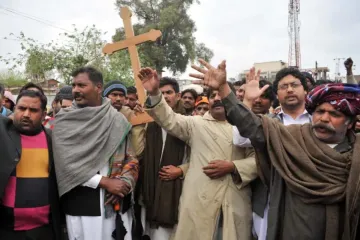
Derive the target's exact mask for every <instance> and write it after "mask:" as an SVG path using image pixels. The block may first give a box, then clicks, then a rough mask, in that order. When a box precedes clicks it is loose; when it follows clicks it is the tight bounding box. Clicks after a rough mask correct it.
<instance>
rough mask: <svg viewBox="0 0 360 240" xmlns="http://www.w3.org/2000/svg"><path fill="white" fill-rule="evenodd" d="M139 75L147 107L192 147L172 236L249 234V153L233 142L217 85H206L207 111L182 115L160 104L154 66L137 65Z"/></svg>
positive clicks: (252, 161)
mask: <svg viewBox="0 0 360 240" xmlns="http://www.w3.org/2000/svg"><path fill="white" fill-rule="evenodd" d="M139 78H140V79H141V80H142V83H143V86H144V88H145V89H146V90H147V92H148V93H149V95H150V96H149V98H148V99H147V105H146V107H147V108H146V111H147V112H148V113H149V114H150V115H151V116H152V117H153V118H154V120H155V121H156V123H157V124H159V125H160V126H161V127H162V128H164V129H165V130H166V131H167V132H168V133H169V134H171V135H173V136H176V137H178V138H179V139H181V140H183V141H185V142H186V143H187V144H188V145H189V146H190V148H191V154H190V160H189V165H188V170H187V171H186V176H185V180H184V185H183V191H182V194H181V205H180V208H179V220H178V224H177V227H176V231H175V234H174V236H173V239H175V240H179V239H181V240H193V239H244V240H246V239H251V225H252V224H251V223H252V218H251V205H250V200H251V189H250V186H249V183H250V182H251V181H252V180H253V179H255V178H256V177H257V172H256V166H255V159H254V154H253V153H254V152H253V150H252V148H237V147H236V146H235V145H234V144H233V141H232V140H233V127H232V126H231V125H230V124H229V123H227V121H226V115H225V109H224V106H223V104H222V102H221V97H220V96H219V94H218V90H215V89H212V88H210V89H209V90H208V92H207V96H208V98H209V107H210V110H209V111H208V112H207V113H206V114H205V115H204V116H203V117H202V116H183V115H180V114H177V113H175V112H174V111H173V110H172V109H171V107H169V106H168V105H167V104H166V103H165V99H164V97H163V94H162V93H161V92H162V91H161V90H160V86H161V81H159V79H158V77H157V73H156V71H155V70H152V69H151V68H145V69H142V70H141V71H140V73H139ZM233 91H234V92H235V89H233ZM163 177H164V179H165V180H167V179H169V177H170V176H169V175H168V174H164V176H163Z"/></svg>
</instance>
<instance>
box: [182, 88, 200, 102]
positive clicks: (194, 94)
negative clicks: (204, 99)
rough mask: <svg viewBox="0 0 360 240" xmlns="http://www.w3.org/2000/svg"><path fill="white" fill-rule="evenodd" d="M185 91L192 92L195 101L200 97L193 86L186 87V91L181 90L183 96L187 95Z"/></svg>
mask: <svg viewBox="0 0 360 240" xmlns="http://www.w3.org/2000/svg"><path fill="white" fill-rule="evenodd" d="M185 93H190V94H191V95H192V96H193V98H194V100H195V101H196V99H197V98H198V94H197V92H196V91H195V89H192V88H189V89H185V90H184V91H182V92H181V97H183V96H184V95H185Z"/></svg>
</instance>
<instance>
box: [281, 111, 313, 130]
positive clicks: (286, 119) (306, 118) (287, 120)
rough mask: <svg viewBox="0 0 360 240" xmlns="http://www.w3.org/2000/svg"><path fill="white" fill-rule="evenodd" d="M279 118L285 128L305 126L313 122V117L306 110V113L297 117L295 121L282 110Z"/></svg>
mask: <svg viewBox="0 0 360 240" xmlns="http://www.w3.org/2000/svg"><path fill="white" fill-rule="evenodd" d="M279 116H280V118H281V120H282V123H283V124H284V125H285V126H287V125H291V124H305V123H310V122H311V115H310V114H309V113H308V112H307V111H306V110H304V112H303V113H302V114H300V115H299V116H297V117H296V118H295V119H294V118H292V117H291V116H290V115H288V114H286V113H285V112H284V111H283V110H282V109H281V111H280V112H279Z"/></svg>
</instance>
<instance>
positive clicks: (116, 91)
mask: <svg viewBox="0 0 360 240" xmlns="http://www.w3.org/2000/svg"><path fill="white" fill-rule="evenodd" d="M126 94H127V89H126V87H125V86H124V85H123V84H122V82H120V81H111V82H108V83H107V84H105V86H104V92H103V97H106V98H108V99H110V101H111V105H112V106H113V107H114V108H115V109H116V110H118V112H121V113H122V114H124V116H125V117H126V118H127V120H128V121H130V119H131V117H132V116H133V115H134V113H133V111H132V110H131V109H130V108H129V107H127V106H125V102H126Z"/></svg>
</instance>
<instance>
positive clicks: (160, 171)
mask: <svg viewBox="0 0 360 240" xmlns="http://www.w3.org/2000/svg"><path fill="white" fill-rule="evenodd" d="M179 90H180V88H179V84H178V82H177V81H176V80H175V79H173V78H169V77H163V78H162V79H161V80H160V91H161V92H162V94H163V95H164V97H165V101H166V103H165V104H167V105H168V106H169V107H170V108H171V109H173V110H174V111H175V112H177V113H179V114H182V115H185V114H186V111H185V108H184V106H183V103H182V101H181V100H180V93H179ZM145 136H146V137H145V150H144V158H143V162H142V165H141V167H142V179H141V183H140V184H141V189H142V191H141V195H142V202H143V203H142V205H143V206H144V208H143V214H142V215H143V218H145V219H146V222H145V223H143V226H144V230H145V231H144V233H145V235H148V236H149V237H150V239H156V240H168V239H169V238H170V235H171V234H172V231H173V229H174V226H175V225H176V224H177V221H178V206H179V200H180V195H181V190H182V183H183V179H180V177H181V176H182V173H183V170H182V168H183V169H184V171H186V166H187V165H186V164H184V163H185V160H186V150H185V149H186V144H185V142H183V141H181V140H180V139H179V138H178V137H177V136H173V135H170V134H168V133H167V131H166V130H165V129H164V128H162V126H160V125H159V124H158V123H156V122H151V123H149V124H148V125H147V129H146V135H145ZM182 164H184V165H182ZM170 175H171V178H170V177H169V176H170ZM144 215H145V216H144Z"/></svg>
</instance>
